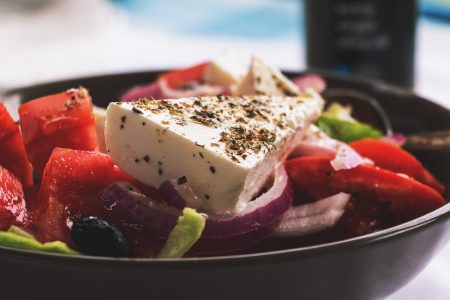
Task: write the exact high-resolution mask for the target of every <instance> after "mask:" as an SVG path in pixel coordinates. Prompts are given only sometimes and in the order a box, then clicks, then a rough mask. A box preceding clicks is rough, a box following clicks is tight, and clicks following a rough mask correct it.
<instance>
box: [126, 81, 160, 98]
mask: <svg viewBox="0 0 450 300" xmlns="http://www.w3.org/2000/svg"><path fill="white" fill-rule="evenodd" d="M146 97H148V98H150V97H152V98H154V99H165V98H166V97H165V95H164V93H163V91H162V90H161V87H160V85H159V83H158V82H157V81H156V82H153V83H151V84H149V85H144V86H137V87H134V88H132V89H131V90H129V91H128V92H126V93H125V94H124V95H123V96H122V97H121V100H122V101H125V102H128V101H133V100H137V99H140V98H146Z"/></svg>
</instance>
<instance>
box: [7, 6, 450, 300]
mask: <svg viewBox="0 0 450 300" xmlns="http://www.w3.org/2000/svg"><path fill="white" fill-rule="evenodd" d="M324 1H325V0H324ZM415 1H416V0H408V1H400V0H391V1H389V3H391V4H392V5H400V6H397V10H399V14H400V15H402V14H403V11H402V6H401V5H405V3H406V5H409V4H407V3H415ZM384 2H386V1H384ZM417 4H418V6H417V30H416V33H415V37H416V39H415V41H416V43H415V52H414V51H413V52H412V53H415V55H414V56H413V60H414V63H413V64H412V67H414V70H415V80H414V86H413V89H414V91H415V92H417V93H419V94H421V95H423V96H425V97H427V98H429V99H431V100H433V101H435V102H438V103H440V104H442V105H446V106H448V107H450V58H449V56H450V0H421V1H417ZM305 11H306V9H305V7H304V3H303V1H301V0H228V1H212V0H190V1H184V0H171V1H162V0H160V1H157V0H153V1H150V0H149V1H144V0H115V1H112V0H16V1H9V0H0V90H1V89H7V88H11V87H19V86H24V85H31V84H36V83H41V82H47V81H53V80H61V79H67V78H73V77H79V76H90V75H98V74H107V73H117V72H129V71H142V70H152V69H161V68H171V67H181V66H188V65H190V64H194V63H198V62H201V61H205V60H207V59H209V58H213V57H214V56H216V55H217V54H219V53H220V52H221V51H223V50H232V51H234V52H236V53H238V54H239V55H241V56H242V57H243V58H244V59H245V58H247V57H249V56H250V55H251V54H257V55H258V56H259V57H261V58H262V59H264V60H266V61H268V62H269V63H271V64H273V65H276V66H278V67H281V68H283V69H286V70H304V69H305V68H306V67H307V59H306V49H307V45H306V40H308V39H307V38H306V37H307V34H306V30H305V22H304V19H305ZM391 19H392V18H391ZM344 25H345V24H344ZM366 25H367V24H366ZM369 25H370V24H369ZM358 28H359V27H358ZM315 34H316V35H318V36H319V37H321V36H322V33H320V32H315ZM397 37H398V38H399V39H400V40H402V39H403V38H404V35H403V34H402V33H401V32H400V34H397ZM402 41H403V40H402ZM410 50H411V49H409V50H408V49H406V50H405V51H410ZM397 55H400V57H401V56H402V53H400V54H397ZM405 55H406V54H405ZM338 71H339V70H338ZM340 71H341V73H342V69H341V70H340ZM444 253H445V255H441V256H440V257H438V258H437V259H435V261H434V262H433V263H432V264H431V265H430V266H429V267H428V268H427V270H426V271H425V272H424V273H423V274H421V275H420V276H419V277H418V278H417V279H415V280H414V281H413V282H412V283H410V284H409V285H408V286H407V287H406V288H404V289H402V290H401V291H400V292H398V293H397V294H395V295H394V296H392V297H391V299H448V295H450V274H449V273H448V266H449V265H450V254H449V253H450V247H449V246H448V247H447V249H446V250H445V251H444Z"/></svg>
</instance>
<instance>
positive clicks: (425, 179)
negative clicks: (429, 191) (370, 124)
mask: <svg viewBox="0 0 450 300" xmlns="http://www.w3.org/2000/svg"><path fill="white" fill-rule="evenodd" d="M350 146H351V147H352V148H353V149H355V150H356V151H357V152H358V153H359V154H360V155H361V156H364V157H367V158H369V159H370V160H372V161H373V162H374V163H375V165H376V166H378V167H380V168H383V169H387V170H391V171H393V172H395V173H402V174H406V175H408V176H411V177H413V178H414V179H416V180H418V181H420V182H422V183H424V184H426V185H428V186H431V187H432V188H434V189H435V190H436V191H438V192H439V193H441V194H443V193H444V190H445V189H444V186H443V185H442V184H441V183H439V181H437V180H436V178H434V177H433V175H431V174H430V172H428V171H427V170H426V169H425V168H424V167H423V165H422V164H421V163H420V162H419V161H418V160H417V159H416V158H415V157H414V156H412V155H411V154H410V153H408V152H406V151H405V150H403V149H402V148H400V147H399V146H396V145H394V144H391V143H387V142H384V141H380V140H376V139H363V140H359V141H356V142H353V143H350Z"/></svg>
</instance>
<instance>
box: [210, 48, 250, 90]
mask: <svg viewBox="0 0 450 300" xmlns="http://www.w3.org/2000/svg"><path fill="white" fill-rule="evenodd" d="M244 74H245V67H244V66H243V65H241V64H240V63H239V62H238V60H237V59H236V58H235V57H234V56H233V55H232V54H231V53H224V54H222V55H220V56H218V57H217V58H215V59H213V60H212V61H211V62H210V63H209V64H208V65H207V67H206V70H205V73H204V75H203V79H204V80H205V82H207V83H211V84H216V85H220V86H225V87H227V86H231V85H234V84H236V83H237V82H238V80H239V79H240V78H241V77H242V76H243V75H244Z"/></svg>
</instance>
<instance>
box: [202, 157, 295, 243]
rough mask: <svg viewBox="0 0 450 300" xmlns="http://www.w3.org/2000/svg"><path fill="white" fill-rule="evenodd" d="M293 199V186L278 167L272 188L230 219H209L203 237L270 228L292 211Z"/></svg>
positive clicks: (284, 172) (281, 167)
mask: <svg viewBox="0 0 450 300" xmlns="http://www.w3.org/2000/svg"><path fill="white" fill-rule="evenodd" d="M292 199H293V189H292V185H291V183H290V181H289V178H288V176H287V173H286V170H285V168H284V166H283V165H279V166H278V167H277V168H276V169H275V174H274V180H273V185H272V187H271V188H270V189H269V190H268V191H267V192H265V193H264V194H262V195H261V196H259V197H258V198H256V199H255V200H253V201H251V202H249V203H248V204H247V206H246V207H245V208H244V209H243V210H242V211H240V212H238V213H237V214H234V215H232V216H229V217H223V216H217V215H216V216H214V215H209V216H208V220H207V221H206V227H205V230H204V231H203V237H204V238H216V239H217V238H223V237H227V236H233V235H239V234H243V233H247V232H251V231H255V230H257V229H259V228H261V227H266V226H269V225H271V224H273V223H274V222H275V221H277V220H279V219H280V218H281V216H282V215H283V214H284V213H285V212H286V211H287V210H288V209H289V207H291V205H292Z"/></svg>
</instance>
